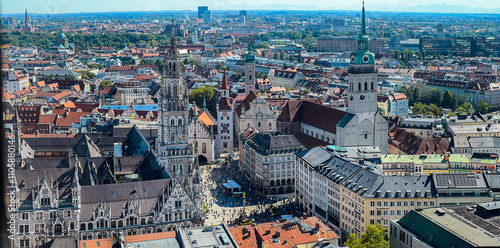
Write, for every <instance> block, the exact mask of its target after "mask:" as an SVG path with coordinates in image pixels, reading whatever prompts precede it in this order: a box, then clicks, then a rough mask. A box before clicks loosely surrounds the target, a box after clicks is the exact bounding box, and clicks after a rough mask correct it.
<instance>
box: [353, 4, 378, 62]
mask: <svg viewBox="0 0 500 248" xmlns="http://www.w3.org/2000/svg"><path fill="white" fill-rule="evenodd" d="M365 19H366V18H365V3H364V2H363V9H362V11H361V31H360V32H359V35H358V50H357V51H356V52H354V53H353V54H352V55H351V64H354V65H374V64H375V56H374V55H373V53H371V52H370V51H368V41H369V40H370V39H369V38H368V34H367V33H366V21H365Z"/></svg>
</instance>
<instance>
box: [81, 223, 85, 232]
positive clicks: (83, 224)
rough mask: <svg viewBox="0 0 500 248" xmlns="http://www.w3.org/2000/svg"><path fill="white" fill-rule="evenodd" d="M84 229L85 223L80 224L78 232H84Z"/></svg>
mask: <svg viewBox="0 0 500 248" xmlns="http://www.w3.org/2000/svg"><path fill="white" fill-rule="evenodd" d="M85 229H86V228H85V223H82V224H81V225H80V231H85Z"/></svg>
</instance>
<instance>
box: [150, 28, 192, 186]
mask: <svg viewBox="0 0 500 248" xmlns="http://www.w3.org/2000/svg"><path fill="white" fill-rule="evenodd" d="M164 64H165V66H164V70H163V71H164V77H163V83H162V88H161V92H160V100H159V103H158V140H157V146H156V147H157V151H156V152H157V157H158V163H159V165H160V166H162V167H163V168H164V169H165V171H166V172H167V173H168V174H169V175H170V176H171V177H173V178H177V177H178V176H180V177H182V178H183V179H187V177H188V176H189V175H190V174H191V173H192V170H193V168H192V167H193V147H192V145H191V144H190V143H189V141H188V127H189V122H188V118H189V102H188V93H187V87H186V85H185V83H184V80H183V79H182V68H181V65H180V62H179V54H178V51H177V47H176V41H175V34H174V21H173V20H172V33H171V35H170V48H169V51H168V52H167V55H166V57H165V59H164Z"/></svg>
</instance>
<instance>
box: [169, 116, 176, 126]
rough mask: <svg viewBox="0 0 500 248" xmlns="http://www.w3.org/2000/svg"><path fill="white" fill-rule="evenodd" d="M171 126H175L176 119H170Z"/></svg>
mask: <svg viewBox="0 0 500 248" xmlns="http://www.w3.org/2000/svg"><path fill="white" fill-rule="evenodd" d="M170 126H175V119H174V118H172V119H170Z"/></svg>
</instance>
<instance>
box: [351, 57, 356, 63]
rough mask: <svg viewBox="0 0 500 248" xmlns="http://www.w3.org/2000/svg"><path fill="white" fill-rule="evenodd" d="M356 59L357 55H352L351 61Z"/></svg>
mask: <svg viewBox="0 0 500 248" xmlns="http://www.w3.org/2000/svg"><path fill="white" fill-rule="evenodd" d="M355 61H356V57H355V56H354V55H352V56H351V62H352V63H354V62H355Z"/></svg>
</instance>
